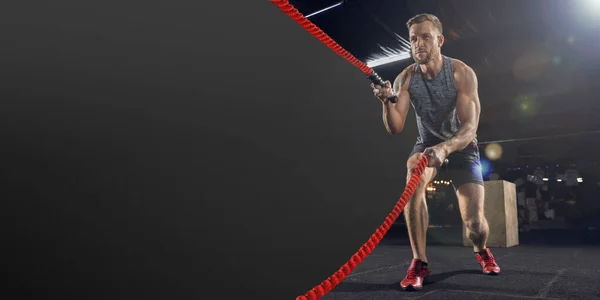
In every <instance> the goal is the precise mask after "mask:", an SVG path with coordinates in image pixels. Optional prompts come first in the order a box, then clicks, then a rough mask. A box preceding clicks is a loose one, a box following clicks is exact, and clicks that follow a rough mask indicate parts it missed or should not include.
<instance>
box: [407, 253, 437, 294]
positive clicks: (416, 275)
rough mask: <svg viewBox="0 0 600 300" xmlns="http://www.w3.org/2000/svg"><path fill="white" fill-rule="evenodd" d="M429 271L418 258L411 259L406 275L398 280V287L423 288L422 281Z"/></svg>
mask: <svg viewBox="0 0 600 300" xmlns="http://www.w3.org/2000/svg"><path fill="white" fill-rule="evenodd" d="M430 273H431V271H429V268H427V266H423V261H422V260H420V259H413V260H412V263H411V264H410V267H409V268H408V272H406V277H405V278H404V279H403V280H402V281H401V282H400V287H401V288H402V289H403V290H420V289H422V288H423V281H425V277H427V276H428V275H429V274H430Z"/></svg>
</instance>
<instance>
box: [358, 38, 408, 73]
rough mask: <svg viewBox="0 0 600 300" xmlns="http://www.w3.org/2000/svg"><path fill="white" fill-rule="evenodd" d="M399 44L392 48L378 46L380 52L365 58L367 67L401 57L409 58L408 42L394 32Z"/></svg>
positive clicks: (388, 62)
mask: <svg viewBox="0 0 600 300" xmlns="http://www.w3.org/2000/svg"><path fill="white" fill-rule="evenodd" d="M395 35H396V40H397V41H398V43H399V45H398V48H395V49H392V48H389V47H383V46H379V48H381V51H382V53H381V54H375V55H373V56H371V58H369V59H367V61H366V64H367V66H369V68H374V67H377V66H382V65H386V64H390V63H393V62H396V61H400V60H403V59H407V58H411V55H410V43H409V42H408V41H407V40H406V39H404V38H403V37H402V36H400V35H398V34H395Z"/></svg>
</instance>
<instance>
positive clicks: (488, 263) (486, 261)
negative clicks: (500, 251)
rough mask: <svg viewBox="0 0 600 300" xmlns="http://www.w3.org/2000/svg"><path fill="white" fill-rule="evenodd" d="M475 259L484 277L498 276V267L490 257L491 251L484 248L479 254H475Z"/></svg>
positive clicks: (492, 257)
mask: <svg viewBox="0 0 600 300" xmlns="http://www.w3.org/2000/svg"><path fill="white" fill-rule="evenodd" d="M475 258H477V261H478V262H479V264H480V265H481V268H482V270H483V274H486V275H497V274H500V267H499V266H498V264H497V263H496V260H495V259H494V255H492V251H490V249H489V248H485V250H484V251H483V252H481V253H476V254H475Z"/></svg>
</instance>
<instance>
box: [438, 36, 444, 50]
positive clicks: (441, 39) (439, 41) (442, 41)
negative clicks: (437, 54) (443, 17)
mask: <svg viewBox="0 0 600 300" xmlns="http://www.w3.org/2000/svg"><path fill="white" fill-rule="evenodd" d="M437 38H438V44H439V45H440V47H442V45H444V35H442V34H440V35H438V37H437Z"/></svg>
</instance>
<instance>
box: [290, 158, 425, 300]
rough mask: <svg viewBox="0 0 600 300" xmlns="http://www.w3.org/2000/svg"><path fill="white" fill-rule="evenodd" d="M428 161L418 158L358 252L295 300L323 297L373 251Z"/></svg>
mask: <svg viewBox="0 0 600 300" xmlns="http://www.w3.org/2000/svg"><path fill="white" fill-rule="evenodd" d="M428 163H429V158H428V157H427V156H425V155H423V157H422V158H421V160H419V162H418V163H417V167H416V168H415V169H414V170H413V173H412V175H411V176H410V180H409V181H408V183H407V184H406V188H405V189H404V192H403V193H402V196H400V199H399V200H398V202H397V203H396V205H395V206H394V209H392V212H391V213H390V214H389V215H388V216H387V217H386V218H385V221H384V222H383V224H381V226H379V228H377V230H376V231H375V233H373V235H371V238H369V240H368V241H367V242H366V243H364V244H363V245H362V246H361V247H360V249H359V250H358V252H356V253H355V254H354V255H352V257H351V258H350V260H348V261H347V262H346V263H345V264H344V265H342V267H340V269H339V270H338V271H337V272H335V273H334V274H333V275H331V276H329V277H328V278H327V279H326V280H324V281H323V282H322V283H321V284H319V285H317V286H315V287H313V288H312V289H311V290H310V291H308V292H307V293H306V294H304V295H302V296H298V297H297V298H296V300H317V299H320V298H321V297H323V296H324V295H325V294H327V293H329V292H330V291H331V290H333V289H334V288H335V287H336V286H337V285H338V284H340V283H341V282H342V281H343V280H344V278H346V276H348V275H349V274H350V273H351V272H352V270H354V269H355V268H356V266H358V265H359V264H360V263H362V261H363V260H364V259H365V258H366V257H367V256H368V255H369V254H371V252H373V249H375V247H376V246H377V245H378V244H379V242H380V241H381V239H382V238H383V237H384V236H385V234H386V233H387V232H388V230H389V229H390V227H391V226H392V225H393V224H394V222H395V221H396V219H397V218H398V216H400V213H401V212H402V210H403V209H404V207H405V206H406V203H408V201H409V200H410V198H411V197H412V195H413V194H414V193H415V189H416V188H417V185H418V184H419V181H420V180H421V177H422V176H423V171H424V170H425V168H426V167H427V164H428Z"/></svg>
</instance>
